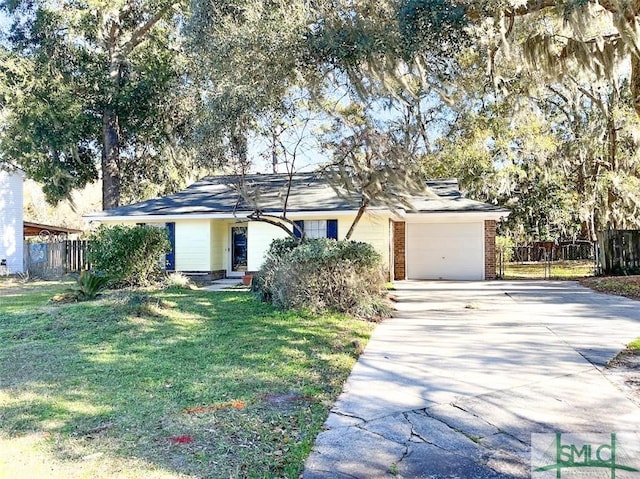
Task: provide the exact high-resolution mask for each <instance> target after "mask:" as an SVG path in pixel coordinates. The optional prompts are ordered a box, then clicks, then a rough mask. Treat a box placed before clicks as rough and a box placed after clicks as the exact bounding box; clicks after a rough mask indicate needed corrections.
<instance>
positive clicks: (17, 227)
mask: <svg viewBox="0 0 640 479" xmlns="http://www.w3.org/2000/svg"><path fill="white" fill-rule="evenodd" d="M23 182H24V173H22V171H21V170H18V169H15V170H13V171H5V170H2V169H0V274H7V273H9V274H15V273H23V272H24V257H23V238H22V234H23V221H24V220H23V199H22V195H23Z"/></svg>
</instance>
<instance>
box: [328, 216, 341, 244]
mask: <svg viewBox="0 0 640 479" xmlns="http://www.w3.org/2000/svg"><path fill="white" fill-rule="evenodd" d="M327 238H331V239H334V240H337V239H338V220H327Z"/></svg>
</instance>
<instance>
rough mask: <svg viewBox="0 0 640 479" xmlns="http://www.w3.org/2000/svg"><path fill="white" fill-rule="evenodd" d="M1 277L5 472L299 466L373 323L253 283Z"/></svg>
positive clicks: (203, 472)
mask: <svg viewBox="0 0 640 479" xmlns="http://www.w3.org/2000/svg"><path fill="white" fill-rule="evenodd" d="M67 287H68V284H61V283H35V284H33V283H28V284H18V283H15V282H11V281H1V282H0V343H1V344H2V345H3V347H2V349H0V371H2V373H0V478H4V477H49V478H85V477H87V478H97V479H102V478H105V479H106V478H112V477H119V478H145V479H146V478H183V477H210V478H214V477H221V478H222V477H224V478H229V477H235V478H238V477H247V478H262V477H264V478H267V477H269V478H271V477H286V478H295V477H298V475H299V474H300V472H301V470H302V466H303V463H304V460H305V458H306V456H307V455H308V453H309V451H310V449H311V446H312V444H313V440H314V438H315V436H316V435H317V433H318V432H319V430H320V427H321V425H322V423H323V422H324V420H325V418H326V415H327V413H328V408H329V407H330V405H331V404H332V402H333V401H334V400H335V398H336V396H337V395H338V393H339V392H340V390H341V387H342V384H343V382H344V380H345V379H346V377H347V375H348V374H349V372H350V370H351V368H352V366H353V364H354V362H355V360H356V356H357V354H358V353H359V351H360V348H361V347H362V344H365V343H366V341H367V340H368V338H369V335H370V332H371V329H372V327H373V326H372V325H371V324H369V323H365V322H363V321H359V320H355V319H352V318H347V317H342V316H337V315H334V316H332V315H327V316H320V317H314V316H309V315H304V314H294V313H283V312H278V311H276V310H274V309H273V308H271V307H270V306H267V305H265V304H262V303H259V302H258V301H257V300H255V299H254V298H253V297H252V296H251V295H250V294H247V293H238V292H218V293H211V292H204V291H192V290H181V289H170V290H165V291H144V292H109V293H107V294H105V296H104V297H102V298H101V299H100V300H98V301H93V302H87V303H77V304H52V303H49V302H48V299H49V298H50V297H52V296H53V295H54V294H57V293H59V292H60V291H62V290H64V289H65V288H67Z"/></svg>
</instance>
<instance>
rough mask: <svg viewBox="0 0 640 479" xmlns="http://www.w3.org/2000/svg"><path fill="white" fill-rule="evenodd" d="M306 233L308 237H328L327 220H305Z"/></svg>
mask: <svg viewBox="0 0 640 479" xmlns="http://www.w3.org/2000/svg"><path fill="white" fill-rule="evenodd" d="M304 234H305V236H306V237H307V238H311V239H313V238H326V237H327V220H305V222H304Z"/></svg>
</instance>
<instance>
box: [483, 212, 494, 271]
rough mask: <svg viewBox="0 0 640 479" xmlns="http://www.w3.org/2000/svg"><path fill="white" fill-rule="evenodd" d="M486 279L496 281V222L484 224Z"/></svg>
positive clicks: (490, 221) (489, 221)
mask: <svg viewBox="0 0 640 479" xmlns="http://www.w3.org/2000/svg"><path fill="white" fill-rule="evenodd" d="M484 279H496V222H495V220H486V221H485V222H484Z"/></svg>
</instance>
